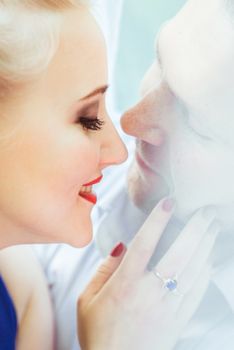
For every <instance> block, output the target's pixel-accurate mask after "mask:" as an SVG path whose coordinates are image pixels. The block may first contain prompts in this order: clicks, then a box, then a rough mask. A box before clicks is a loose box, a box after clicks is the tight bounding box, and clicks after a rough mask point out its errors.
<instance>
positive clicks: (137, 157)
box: [135, 152, 158, 175]
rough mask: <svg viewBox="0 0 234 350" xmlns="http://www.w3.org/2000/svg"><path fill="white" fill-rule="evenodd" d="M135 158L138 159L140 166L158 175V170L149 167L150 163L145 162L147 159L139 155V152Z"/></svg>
mask: <svg viewBox="0 0 234 350" xmlns="http://www.w3.org/2000/svg"><path fill="white" fill-rule="evenodd" d="M135 158H136V161H137V163H138V165H139V166H140V168H142V169H143V170H146V171H148V172H150V173H152V174H154V175H158V173H157V172H155V171H154V170H153V169H152V168H150V167H149V165H148V164H146V163H145V161H144V160H143V159H142V158H141V156H140V155H139V153H138V152H136V154H135Z"/></svg>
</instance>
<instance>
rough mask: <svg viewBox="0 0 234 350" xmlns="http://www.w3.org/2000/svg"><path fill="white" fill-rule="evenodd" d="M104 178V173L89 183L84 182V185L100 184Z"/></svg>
mask: <svg viewBox="0 0 234 350" xmlns="http://www.w3.org/2000/svg"><path fill="white" fill-rule="evenodd" d="M102 178H103V175H101V176H99V177H98V178H97V179H95V180H93V181H91V182H88V183H87V184H84V185H83V186H86V187H87V186H92V185H95V184H98V183H99V182H100V181H101V180H102Z"/></svg>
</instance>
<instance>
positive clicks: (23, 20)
mask: <svg viewBox="0 0 234 350" xmlns="http://www.w3.org/2000/svg"><path fill="white" fill-rule="evenodd" d="M84 2H85V3H87V1H82V0H0V98H1V99H2V98H3V97H6V96H7V95H8V93H9V91H11V90H12V89H13V88H14V87H15V86H18V85H19V84H22V83H25V82H27V81H28V80H30V79H32V78H33V77H34V76H35V75H36V74H38V73H40V72H42V71H43V70H44V69H45V68H46V67H47V65H48V64H49V62H50V61H51V59H52V58H53V56H54V54H55V52H56V49H57V47H58V43H59V34H60V24H61V19H62V13H63V11H64V10H66V9H70V8H72V7H74V6H78V5H81V4H84Z"/></svg>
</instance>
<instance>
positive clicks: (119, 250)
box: [110, 243, 124, 258]
mask: <svg viewBox="0 0 234 350" xmlns="http://www.w3.org/2000/svg"><path fill="white" fill-rule="evenodd" d="M123 251H124V244H123V243H118V244H117V246H116V247H115V248H114V249H113V250H112V252H111V253H110V255H111V256H112V257H113V258H117V257H118V256H120V255H121V254H122V253H123Z"/></svg>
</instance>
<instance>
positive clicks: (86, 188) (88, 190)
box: [80, 186, 92, 193]
mask: <svg viewBox="0 0 234 350" xmlns="http://www.w3.org/2000/svg"><path fill="white" fill-rule="evenodd" d="M80 192H83V193H91V192H92V186H82V187H81V190H80Z"/></svg>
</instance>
